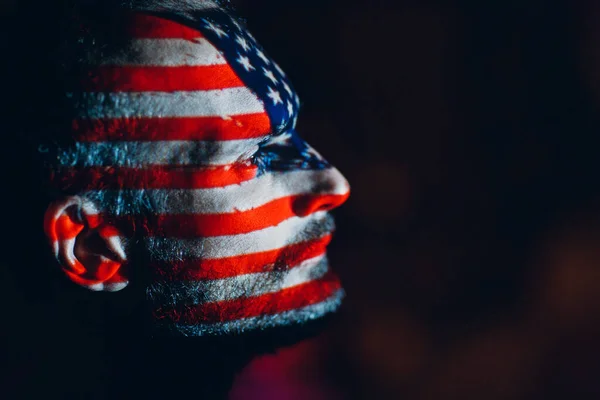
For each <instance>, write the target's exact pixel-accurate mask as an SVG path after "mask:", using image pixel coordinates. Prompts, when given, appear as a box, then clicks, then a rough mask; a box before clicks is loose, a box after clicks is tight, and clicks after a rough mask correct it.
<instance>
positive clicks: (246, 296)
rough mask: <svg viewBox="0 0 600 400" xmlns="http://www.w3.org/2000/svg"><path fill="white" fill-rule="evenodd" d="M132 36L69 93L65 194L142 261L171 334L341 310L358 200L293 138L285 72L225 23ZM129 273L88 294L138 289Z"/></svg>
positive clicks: (204, 19) (146, 20)
mask: <svg viewBox="0 0 600 400" xmlns="http://www.w3.org/2000/svg"><path fill="white" fill-rule="evenodd" d="M125 21H126V23H125V25H126V26H125V32H126V33H125V35H127V40H126V41H124V42H123V43H124V44H123V45H122V46H120V47H118V48H115V49H108V50H106V49H105V50H103V54H102V57H94V56H93V55H92V56H90V60H93V61H92V62H91V63H90V64H91V67H90V68H89V73H88V74H87V78H86V79H84V80H83V83H82V88H83V90H81V91H79V92H77V91H76V92H73V93H69V97H70V98H71V99H72V100H73V104H74V105H75V109H76V110H77V111H76V113H77V117H76V119H75V121H74V123H73V132H74V136H75V138H76V144H75V146H73V147H71V148H69V149H67V150H65V151H62V152H61V153H60V154H59V157H58V161H59V164H60V166H59V168H57V169H56V174H55V178H54V179H55V182H60V184H61V185H62V186H63V187H69V188H70V189H71V190H72V189H73V188H77V190H78V193H79V195H80V197H81V198H82V199H84V202H85V204H86V206H85V208H86V210H87V212H88V213H89V214H91V215H92V218H89V220H94V221H96V222H94V223H92V224H91V225H99V224H100V223H99V222H98V221H106V222H107V223H109V224H110V225H111V226H114V227H115V229H114V230H112V231H110V230H109V231H110V232H113V233H109V234H108V235H109V236H110V235H113V236H114V238H112V239H110V238H109V240H120V241H121V243H126V242H127V243H129V244H128V245H124V249H125V250H124V252H125V253H128V254H126V256H125V257H123V258H124V259H127V260H128V262H130V263H132V262H136V260H135V259H134V257H133V256H132V255H131V254H132V248H133V247H134V246H141V248H142V254H143V255H144V256H143V258H144V262H145V263H147V264H148V271H149V273H150V275H151V283H150V284H149V286H148V288H147V296H148V299H149V300H150V302H151V304H152V307H153V310H154V312H153V315H154V317H155V318H156V320H157V321H158V322H159V324H160V325H161V326H163V327H165V328H167V329H169V330H171V331H174V332H177V333H183V334H185V335H190V336H197V335H205V334H219V333H229V332H241V331H243V330H247V329H253V328H257V327H261V328H262V327H267V326H280V325H287V324H291V323H297V322H306V321H308V320H312V319H315V318H319V317H321V316H323V315H325V314H327V313H329V312H331V311H333V310H335V309H336V308H337V307H338V305H339V303H340V301H341V297H342V296H343V291H342V289H341V286H340V284H339V281H338V279H337V277H335V275H333V274H332V273H331V271H330V270H329V266H328V264H327V259H326V257H325V247H326V245H327V244H328V243H329V241H330V239H331V234H332V231H333V229H334V225H333V221H332V218H331V216H330V215H329V214H328V211H330V210H331V209H333V208H335V207H337V206H339V205H340V204H342V203H343V202H344V201H345V200H346V198H347V197H348V195H349V186H348V183H347V181H346V180H345V179H344V177H343V176H342V175H341V174H340V173H339V171H338V170H337V169H335V168H333V167H332V166H330V165H329V164H328V163H327V162H326V161H325V160H324V159H323V158H322V157H321V156H320V155H319V154H318V153H317V152H316V151H315V150H314V149H312V148H311V147H310V146H309V145H308V144H307V143H306V142H304V141H303V140H302V139H301V138H300V137H299V136H298V134H297V133H296V131H295V126H296V120H297V117H298V108H299V105H300V104H299V99H298V96H297V94H296V93H295V91H294V90H293V88H292V85H291V83H290V82H289V81H288V80H287V78H286V76H285V74H284V73H283V71H281V69H280V68H279V67H278V66H277V65H276V64H275V63H274V61H273V60H271V59H270V58H268V57H267V56H266V54H265V53H264V51H263V50H262V49H261V48H260V46H259V45H258V44H257V43H256V42H255V40H254V38H252V37H251V35H249V34H248V33H247V31H245V29H244V28H243V27H242V26H241V25H240V24H239V23H238V22H237V21H236V20H235V19H233V18H232V17H230V16H229V15H227V14H226V13H224V12H222V11H215V12H208V13H207V12H202V13H198V14H193V13H191V14H190V13H187V14H186V15H177V14H164V15H160V16H150V15H146V14H143V13H133V14H132V15H130V16H128V17H127V18H126V19H125ZM106 235H107V234H106V233H105V236H106ZM128 238H129V240H128ZM132 238H136V239H135V240H131V239H132ZM83 253H85V252H83V251H79V254H82V255H81V257H80V258H82V259H83V258H84V257H85V255H84V254H83ZM74 255H75V256H77V255H78V251H77V250H75V251H74ZM67 258H68V257H67ZM137 262H140V261H139V260H137ZM111 271H112V270H111ZM126 271H127V268H126V266H125V267H123V268H122V270H121V271H118V272H115V274H114V276H113V277H112V278H111V280H110V285H107V284H99V283H97V282H95V281H94V280H87V281H85V280H82V282H88V283H89V284H84V285H87V286H88V287H90V288H91V289H95V290H100V289H109V290H110V289H111V288H112V289H119V288H121V287H124V286H125V285H126V283H127V281H129V280H134V279H135V277H134V276H128V273H127V272H126Z"/></svg>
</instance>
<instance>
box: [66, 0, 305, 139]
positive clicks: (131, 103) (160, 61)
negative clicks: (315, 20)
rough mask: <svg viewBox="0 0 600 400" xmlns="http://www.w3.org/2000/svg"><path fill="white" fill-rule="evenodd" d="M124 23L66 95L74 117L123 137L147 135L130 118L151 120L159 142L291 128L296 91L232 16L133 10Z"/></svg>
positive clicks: (292, 125) (296, 96)
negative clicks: (116, 42) (116, 39)
mask: <svg viewBox="0 0 600 400" xmlns="http://www.w3.org/2000/svg"><path fill="white" fill-rule="evenodd" d="M124 25H125V29H126V30H127V32H126V34H125V36H127V37H128V39H127V40H126V41H125V44H124V45H121V46H119V47H117V48H115V49H113V50H109V51H108V53H103V54H102V55H98V54H95V53H94V52H92V53H91V55H90V58H89V63H90V67H91V71H90V72H89V73H88V75H87V76H86V77H84V79H83V84H82V90H83V91H82V92H80V93H77V92H75V93H72V94H71V95H73V96H74V100H75V107H76V109H77V110H78V116H77V117H76V118H77V119H79V120H80V121H81V120H82V119H87V120H91V121H96V122H97V121H101V124H102V125H103V126H104V128H105V129H104V130H106V131H108V130H111V131H115V132H117V131H118V132H117V133H118V135H117V137H118V138H119V139H125V136H126V135H130V136H131V138H129V140H132V139H133V140H146V139H148V138H146V136H147V135H148V132H146V133H143V134H140V131H141V130H142V129H141V128H140V124H137V125H135V126H134V125H132V124H131V122H130V121H131V120H132V119H135V120H138V121H142V125H144V123H145V122H148V121H150V122H151V123H150V124H149V125H148V126H147V127H145V125H144V127H145V129H144V130H145V131H151V130H153V127H155V128H157V129H158V130H161V131H163V133H162V135H163V136H165V137H164V139H165V140H172V139H177V137H175V136H177V135H180V136H181V138H180V139H184V138H185V139H193V138H194V134H193V132H192V133H191V136H190V132H189V131H190V130H192V131H193V130H196V131H198V132H199V131H203V132H205V135H204V136H202V137H196V139H211V138H214V139H224V138H229V139H233V138H238V136H239V138H242V137H249V136H260V135H265V134H267V133H271V132H280V131H284V130H287V129H291V128H293V127H294V125H295V123H296V119H297V115H298V108H299V98H298V95H297V94H296V92H295V91H294V89H293V87H292V84H291V82H290V81H289V80H288V78H287V77H286V75H285V73H284V72H283V71H282V70H281V68H280V67H279V66H278V65H277V64H276V63H275V61H273V60H272V59H271V58H270V57H268V56H267V55H266V53H265V51H264V50H263V49H262V47H261V46H260V45H259V44H258V43H257V42H256V40H255V39H254V38H253V36H252V35H251V34H250V33H249V32H248V31H247V30H246V29H245V27H244V26H243V25H242V24H241V23H240V22H239V21H238V20H237V19H236V18H235V17H233V16H230V15H229V14H227V13H226V12H224V11H222V10H217V11H211V12H201V13H194V12H186V13H185V14H183V15H182V14H175V13H173V14H168V13H161V14H160V15H151V14H146V13H139V12H136V13H133V14H130V15H129V16H128V17H127V18H126V19H125V24H124ZM185 119H187V120H188V122H189V123H186V121H185ZM107 120H110V126H108V127H107V126H106V121H107ZM151 120H153V121H151ZM119 121H121V122H123V121H125V122H124V123H122V124H121V123H119ZM190 124H191V125H190ZM95 125H97V124H95ZM76 130H77V128H76ZM165 131H169V132H171V134H170V135H167V134H166V132H165ZM79 134H85V132H79ZM158 135H159V136H160V135H161V133H158ZM171 135H175V136H171ZM77 136H80V135H77ZM109 136H115V135H109ZM138 136H139V137H138ZM229 136H231V137H229ZM152 139H157V137H153V138H152Z"/></svg>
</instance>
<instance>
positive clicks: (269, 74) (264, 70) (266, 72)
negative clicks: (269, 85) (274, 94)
mask: <svg viewBox="0 0 600 400" xmlns="http://www.w3.org/2000/svg"><path fill="white" fill-rule="evenodd" d="M263 73H264V74H265V76H266V77H267V78H269V79H270V80H271V82H273V83H275V84H276V83H277V78H275V75H274V74H273V71H271V70H268V69H266V68H265V67H263Z"/></svg>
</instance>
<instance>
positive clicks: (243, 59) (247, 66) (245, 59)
mask: <svg viewBox="0 0 600 400" xmlns="http://www.w3.org/2000/svg"><path fill="white" fill-rule="evenodd" d="M238 55H239V57H238V58H237V60H236V61H237V62H239V63H240V64H242V66H243V67H244V69H245V70H246V72H250V71H251V70H253V69H256V68H254V67H253V66H252V64H250V59H249V58H248V57H246V56H243V55H241V54H240V53H238Z"/></svg>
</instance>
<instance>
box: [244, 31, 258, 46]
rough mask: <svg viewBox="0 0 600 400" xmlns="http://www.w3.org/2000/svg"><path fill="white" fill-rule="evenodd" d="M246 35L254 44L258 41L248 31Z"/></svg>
mask: <svg viewBox="0 0 600 400" xmlns="http://www.w3.org/2000/svg"><path fill="white" fill-rule="evenodd" d="M246 35H248V37H249V38H250V39H251V40H252V41H253V42H254V43H256V39H255V38H254V36H252V34H251V33H250V32H248V31H246Z"/></svg>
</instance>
